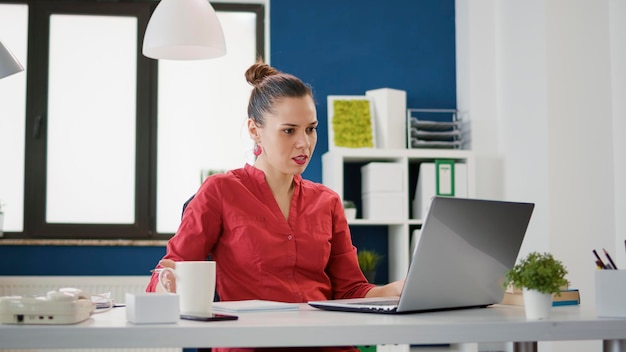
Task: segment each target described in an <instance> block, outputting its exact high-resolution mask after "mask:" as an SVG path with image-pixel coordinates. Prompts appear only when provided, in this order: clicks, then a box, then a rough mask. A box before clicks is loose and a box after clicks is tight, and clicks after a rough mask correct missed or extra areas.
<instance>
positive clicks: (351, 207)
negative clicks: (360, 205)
mask: <svg viewBox="0 0 626 352" xmlns="http://www.w3.org/2000/svg"><path fill="white" fill-rule="evenodd" d="M343 210H344V212H345V213H346V219H348V220H354V219H356V204H354V202H353V201H351V200H344V201H343Z"/></svg>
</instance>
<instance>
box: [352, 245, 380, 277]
mask: <svg viewBox="0 0 626 352" xmlns="http://www.w3.org/2000/svg"><path fill="white" fill-rule="evenodd" d="M357 258H358V260H359V267H360V268H361V271H362V272H363V275H365V278H366V279H367V281H369V282H374V279H375V278H376V267H377V266H378V263H379V262H380V260H381V259H382V258H383V256H382V255H380V254H378V253H377V252H376V251H371V250H367V249H363V250H360V251H358V252H357Z"/></svg>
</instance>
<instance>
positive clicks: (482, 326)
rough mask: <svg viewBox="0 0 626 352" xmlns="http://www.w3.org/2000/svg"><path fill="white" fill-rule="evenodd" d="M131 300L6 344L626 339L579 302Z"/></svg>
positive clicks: (12, 334) (14, 334) (14, 331)
mask: <svg viewBox="0 0 626 352" xmlns="http://www.w3.org/2000/svg"><path fill="white" fill-rule="evenodd" d="M125 314H126V312H125V308H114V309H113V310H111V311H109V312H106V313H102V314H96V315H93V316H92V317H91V318H90V319H89V320H87V321H84V322H82V323H80V324H76V325H48V326H45V325H21V326H18V325H0V348H88V347H91V348H118V347H129V348H130V347H218V346H219V347H236V346H237V347H253V346H256V347H263V346H324V345H326V346H332V345H363V344H368V345H374V344H385V343H400V344H431V343H467V342H514V341H556V340H616V339H621V340H624V339H625V338H626V319H614V318H597V317H596V314H595V312H593V311H585V310H583V309H581V307H579V306H572V307H555V308H554V309H553V310H552V316H551V317H550V319H548V320H537V321H531V320H526V318H525V317H524V310H523V308H522V307H517V306H497V305H496V306H492V307H489V308H483V309H466V310H456V311H445V312H434V313H419V314H406V315H393V316H392V315H381V314H365V313H340V312H327V311H321V310H317V309H315V308H311V307H309V306H308V305H305V304H303V305H301V306H300V310H298V311H282V312H279V311H274V312H252V313H240V314H239V320H237V321H222V322H195V321H186V320H181V321H179V322H178V323H177V324H155V325H133V324H131V323H128V322H127V321H126V315H125Z"/></svg>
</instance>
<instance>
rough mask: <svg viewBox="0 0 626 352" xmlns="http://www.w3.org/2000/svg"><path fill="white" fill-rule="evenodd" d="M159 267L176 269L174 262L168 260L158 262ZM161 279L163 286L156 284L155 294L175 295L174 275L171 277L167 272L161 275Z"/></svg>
mask: <svg viewBox="0 0 626 352" xmlns="http://www.w3.org/2000/svg"><path fill="white" fill-rule="evenodd" d="M159 267H160V268H170V269H174V268H176V262H175V261H173V260H170V259H162V260H161V261H159ZM157 270H158V268H157ZM159 275H161V273H160V272H159V273H157V276H159ZM161 277H162V283H163V285H161V284H157V285H156V289H155V292H170V293H175V292H176V278H175V277H174V275H172V273H171V272H169V271H168V272H165V273H163V274H162V276H161Z"/></svg>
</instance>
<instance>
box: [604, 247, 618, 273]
mask: <svg viewBox="0 0 626 352" xmlns="http://www.w3.org/2000/svg"><path fill="white" fill-rule="evenodd" d="M602 250H603V251H604V255H606V258H607V259H608V260H609V263H611V266H612V267H613V269H615V270H617V266H616V265H615V262H613V258H611V256H610V255H609V252H607V251H606V249H604V248H602Z"/></svg>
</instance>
